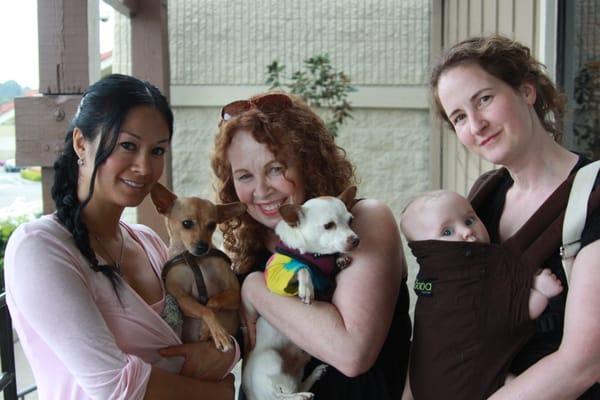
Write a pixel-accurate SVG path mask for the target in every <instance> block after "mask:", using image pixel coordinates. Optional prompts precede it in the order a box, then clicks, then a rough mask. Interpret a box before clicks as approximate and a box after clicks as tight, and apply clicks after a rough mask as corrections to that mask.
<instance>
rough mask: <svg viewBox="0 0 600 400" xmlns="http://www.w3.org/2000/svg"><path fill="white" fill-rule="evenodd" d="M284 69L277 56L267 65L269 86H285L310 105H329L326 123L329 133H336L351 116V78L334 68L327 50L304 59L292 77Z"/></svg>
mask: <svg viewBox="0 0 600 400" xmlns="http://www.w3.org/2000/svg"><path fill="white" fill-rule="evenodd" d="M284 70H285V65H283V64H280V63H279V62H278V61H277V60H275V61H273V62H272V63H271V64H270V65H268V66H267V75H268V77H267V83H268V84H270V85H271V87H270V89H275V88H284V87H285V88H288V89H289V91H290V93H293V94H297V95H299V96H300V97H302V98H303V99H304V101H306V102H307V103H308V105H310V106H311V107H316V108H327V109H329V110H330V114H331V117H330V118H329V119H327V120H326V121H325V124H326V126H327V129H328V130H329V132H330V133H331V135H333V136H337V133H338V130H339V127H340V125H341V124H342V123H343V122H344V120H345V119H346V118H352V115H351V111H352V107H351V106H350V103H349V102H348V93H350V92H354V91H356V89H355V88H354V87H353V86H352V85H351V84H350V78H349V77H348V76H347V75H346V74H345V73H344V72H342V71H340V72H337V71H335V69H334V68H333V66H332V65H331V61H330V60H329V56H328V55H327V54H323V55H316V56H314V57H311V58H309V59H307V60H304V69H303V70H300V71H296V72H294V73H292V75H291V77H287V78H286V77H285V76H283V73H284ZM284 80H285V82H284Z"/></svg>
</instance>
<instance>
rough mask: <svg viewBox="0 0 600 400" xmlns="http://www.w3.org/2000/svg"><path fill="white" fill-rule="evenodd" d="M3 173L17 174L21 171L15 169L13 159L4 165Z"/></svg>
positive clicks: (19, 168)
mask: <svg viewBox="0 0 600 400" xmlns="http://www.w3.org/2000/svg"><path fill="white" fill-rule="evenodd" d="M4 171H5V172H19V171H21V167H17V164H16V162H15V159H14V158H9V159H8V160H6V162H5V163H4Z"/></svg>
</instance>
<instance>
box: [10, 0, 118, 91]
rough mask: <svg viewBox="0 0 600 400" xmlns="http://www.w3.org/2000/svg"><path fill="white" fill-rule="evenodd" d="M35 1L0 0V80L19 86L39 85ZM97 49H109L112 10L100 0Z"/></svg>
mask: <svg viewBox="0 0 600 400" xmlns="http://www.w3.org/2000/svg"><path fill="white" fill-rule="evenodd" d="M37 1H38V0H0V40H1V42H0V43H2V45H1V49H0V54H1V55H2V56H1V57H2V59H1V62H0V83H4V82H6V81H9V80H14V81H17V83H18V84H19V85H21V86H23V87H25V86H27V87H29V88H30V89H37V88H38V86H39V72H38V68H39V61H38V31H37ZM103 17H105V18H106V17H107V18H108V21H107V22H102V21H101V22H100V52H101V53H103V52H106V51H108V50H110V49H112V43H113V23H114V12H113V10H112V8H111V7H110V6H108V5H106V4H105V3H104V2H103V1H100V18H103Z"/></svg>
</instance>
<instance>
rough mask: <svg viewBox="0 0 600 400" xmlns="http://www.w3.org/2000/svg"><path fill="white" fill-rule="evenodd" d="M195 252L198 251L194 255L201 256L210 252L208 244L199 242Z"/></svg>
mask: <svg viewBox="0 0 600 400" xmlns="http://www.w3.org/2000/svg"><path fill="white" fill-rule="evenodd" d="M194 250H196V254H194V255H196V256H200V255H202V254H204V253H206V252H207V251H208V243H206V242H198V243H196V248H195V249H194Z"/></svg>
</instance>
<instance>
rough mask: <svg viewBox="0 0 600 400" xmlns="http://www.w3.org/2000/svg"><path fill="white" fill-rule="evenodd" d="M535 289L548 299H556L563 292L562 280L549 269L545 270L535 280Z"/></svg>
mask: <svg viewBox="0 0 600 400" xmlns="http://www.w3.org/2000/svg"><path fill="white" fill-rule="evenodd" d="M533 288H534V289H535V290H537V291H538V292H540V293H542V294H543V295H544V296H546V297H547V298H551V297H554V296H556V295H558V294H559V293H560V292H562V290H563V287H562V283H561V282H560V280H559V279H558V278H557V277H556V275H554V274H553V273H552V271H550V270H549V269H548V268H544V269H543V270H542V271H541V272H540V273H539V274H537V275H536V276H535V277H534V278H533Z"/></svg>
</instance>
